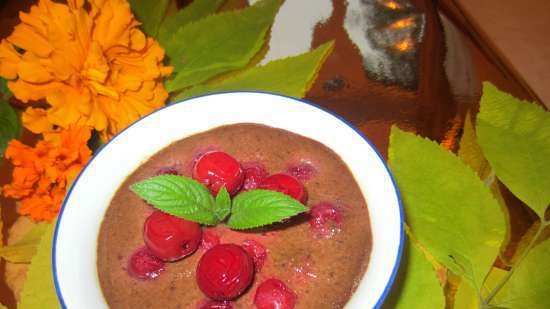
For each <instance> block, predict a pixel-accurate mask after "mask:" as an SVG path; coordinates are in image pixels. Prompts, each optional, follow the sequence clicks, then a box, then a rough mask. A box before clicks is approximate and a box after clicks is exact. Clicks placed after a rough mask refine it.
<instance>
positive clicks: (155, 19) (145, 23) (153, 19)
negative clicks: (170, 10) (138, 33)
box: [130, 0, 170, 36]
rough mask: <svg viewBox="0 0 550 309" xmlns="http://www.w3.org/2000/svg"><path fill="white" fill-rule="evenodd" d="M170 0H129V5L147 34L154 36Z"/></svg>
mask: <svg viewBox="0 0 550 309" xmlns="http://www.w3.org/2000/svg"><path fill="white" fill-rule="evenodd" d="M169 2H170V0H154V1H152V0H130V7H131V8H132V11H133V12H134V14H135V15H136V17H137V19H138V20H139V21H140V22H141V28H142V29H143V31H144V32H145V33H146V34H147V35H149V36H156V35H157V32H158V30H159V26H160V24H161V22H162V20H163V19H164V16H165V15H166V8H167V7H168V3H169Z"/></svg>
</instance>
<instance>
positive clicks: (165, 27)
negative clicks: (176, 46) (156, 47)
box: [158, 0, 225, 46]
mask: <svg viewBox="0 0 550 309" xmlns="http://www.w3.org/2000/svg"><path fill="white" fill-rule="evenodd" d="M224 1H225V0H199V1H193V2H191V3H189V4H188V5H187V6H186V7H184V8H183V9H181V10H178V12H177V13H175V14H174V15H171V16H166V17H165V18H164V20H163V21H162V24H161V25H160V27H159V31H158V40H159V42H160V45H161V46H167V45H168V44H169V43H170V41H172V40H175V39H174V37H175V35H176V33H177V31H178V29H180V28H183V27H184V26H186V25H187V24H189V23H191V22H195V21H197V20H199V19H201V18H204V17H206V16H208V15H211V14H213V13H215V12H216V11H217V10H218V8H219V7H220V6H221V5H222V3H223V2H224Z"/></svg>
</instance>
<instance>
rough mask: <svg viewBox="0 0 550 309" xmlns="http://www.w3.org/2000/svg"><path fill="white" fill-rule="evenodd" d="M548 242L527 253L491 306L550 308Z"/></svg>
mask: <svg viewBox="0 0 550 309" xmlns="http://www.w3.org/2000/svg"><path fill="white" fill-rule="evenodd" d="M548 261H550V242H549V241H545V242H543V243H541V244H540V245H538V246H536V247H535V248H533V249H532V250H531V252H529V254H528V255H527V257H526V258H525V259H524V260H523V261H521V262H520V263H519V264H518V265H517V266H516V267H517V268H516V269H515V272H514V274H513V275H512V276H511V277H510V280H509V281H508V282H507V283H506V285H504V287H503V288H502V290H500V292H499V293H498V294H497V295H496V297H495V299H494V300H493V302H492V304H494V305H497V306H500V307H505V308H513V309H534V308H550V298H549V297H548V296H549V295H550V284H549V283H550V267H548Z"/></svg>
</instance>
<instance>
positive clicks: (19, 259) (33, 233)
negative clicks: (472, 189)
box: [0, 223, 49, 263]
mask: <svg viewBox="0 0 550 309" xmlns="http://www.w3.org/2000/svg"><path fill="white" fill-rule="evenodd" d="M48 226H49V225H48V224H46V223H38V224H36V225H35V226H33V228H32V229H31V230H30V231H29V232H28V233H27V234H26V235H25V236H23V238H22V239H21V240H20V241H18V242H17V243H15V244H13V245H10V246H5V247H1V248H0V256H1V257H2V258H4V259H5V260H7V261H8V262H10V263H30V261H31V259H32V257H33V256H34V255H35V253H36V247H37V246H38V244H39V242H40V239H42V235H44V232H45V231H46V229H47V228H48Z"/></svg>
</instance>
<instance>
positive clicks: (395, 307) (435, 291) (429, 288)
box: [382, 239, 445, 309]
mask: <svg viewBox="0 0 550 309" xmlns="http://www.w3.org/2000/svg"><path fill="white" fill-rule="evenodd" d="M382 308H383V309H410V308H430V309H444V308H445V297H444V296H443V288H442V287H441V285H440V284H439V281H438V279H437V275H436V272H435V270H434V268H433V266H432V264H431V263H430V262H429V261H428V259H426V256H424V253H423V252H422V251H421V250H420V249H419V248H418V247H417V246H416V245H414V244H412V243H411V241H410V240H409V239H407V241H406V242H405V249H404V250H403V258H402V259H401V267H400V268H399V274H398V275H397V279H396V282H395V284H394V286H393V288H392V291H391V293H390V295H389V296H388V299H387V300H386V301H385V302H384V305H383V306H382Z"/></svg>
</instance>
